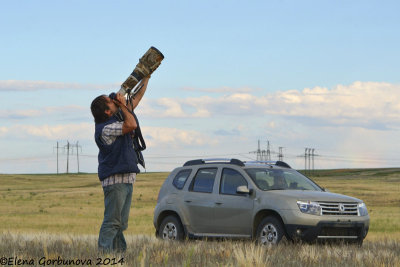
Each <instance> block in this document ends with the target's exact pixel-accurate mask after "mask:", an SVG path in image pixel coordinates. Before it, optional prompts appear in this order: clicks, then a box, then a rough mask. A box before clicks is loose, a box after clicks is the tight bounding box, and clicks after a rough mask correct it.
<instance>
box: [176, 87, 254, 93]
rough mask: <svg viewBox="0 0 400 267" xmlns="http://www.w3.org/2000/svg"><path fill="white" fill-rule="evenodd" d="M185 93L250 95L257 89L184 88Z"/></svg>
mask: <svg viewBox="0 0 400 267" xmlns="http://www.w3.org/2000/svg"><path fill="white" fill-rule="evenodd" d="M182 90H183V91H190V92H203V93H250V92H253V91H254V90H255V89H254V88H250V87H241V88H232V87H227V86H224V87H219V88H194V87H184V88H182Z"/></svg>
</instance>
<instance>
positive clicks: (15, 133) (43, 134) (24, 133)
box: [0, 123, 94, 140]
mask: <svg viewBox="0 0 400 267" xmlns="http://www.w3.org/2000/svg"><path fill="white" fill-rule="evenodd" d="M93 134H94V125H93V124H92V123H76V124H73V123H69V124H58V125H48V124H44V125H23V124H21V125H12V126H9V127H2V128H1V129H0V137H11V138H16V139H23V140H25V139H27V138H44V139H47V140H61V139H65V140H67V139H71V140H72V139H73V140H79V139H92V138H93Z"/></svg>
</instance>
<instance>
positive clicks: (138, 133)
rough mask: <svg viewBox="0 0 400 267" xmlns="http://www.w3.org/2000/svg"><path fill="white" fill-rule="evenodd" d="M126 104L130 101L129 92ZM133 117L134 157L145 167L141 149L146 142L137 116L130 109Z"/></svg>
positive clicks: (143, 148)
mask: <svg viewBox="0 0 400 267" xmlns="http://www.w3.org/2000/svg"><path fill="white" fill-rule="evenodd" d="M126 101H127V104H131V103H132V96H131V94H128V98H127V100H126ZM131 113H132V115H133V117H134V118H135V120H136V125H137V127H136V129H135V135H134V136H133V146H134V148H135V152H136V157H137V159H138V162H139V164H140V165H142V166H143V168H146V164H145V162H144V157H143V154H142V151H143V150H145V149H146V142H145V141H144V138H143V135H142V130H141V129H140V124H139V119H138V118H137V116H136V114H135V113H134V112H133V111H131Z"/></svg>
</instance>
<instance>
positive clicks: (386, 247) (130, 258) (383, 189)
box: [0, 169, 400, 266]
mask: <svg viewBox="0 0 400 267" xmlns="http://www.w3.org/2000/svg"><path fill="white" fill-rule="evenodd" d="M167 175H168V173H143V174H139V175H138V177H137V182H136V183H135V185H134V194H133V202H132V203H133V206H132V208H131V213H130V220H129V227H128V229H127V230H126V232H125V235H126V238H127V242H128V250H127V252H126V253H125V254H124V255H118V254H115V255H114V254H110V255H104V254H101V253H99V252H98V250H97V235H98V231H99V228H100V225H101V223H102V219H103V192H102V188H101V185H100V183H99V181H98V178H97V175H95V174H71V175H0V181H1V183H0V214H1V216H0V225H2V227H1V230H0V257H4V256H5V257H18V258H20V259H33V260H34V261H35V263H36V264H37V263H38V261H39V259H40V258H42V257H45V258H46V259H57V257H61V258H63V259H82V260H83V259H91V260H92V265H95V264H96V260H97V258H99V257H101V258H103V259H105V258H107V257H108V258H116V259H121V258H123V259H124V264H123V265H121V264H117V265H116V266H177V265H178V266H400V255H399V253H398V251H399V250H400V194H399V192H400V169H360V170H322V171H317V172H315V175H313V177H312V178H313V179H314V180H315V181H316V182H318V183H319V184H320V185H321V186H323V187H325V188H327V189H329V191H331V192H335V193H342V194H347V195H350V196H354V197H357V198H360V199H363V200H364V201H365V202H366V204H367V206H368V210H369V214H370V217H371V222H370V231H369V233H368V236H367V238H366V240H365V241H364V245H363V246H362V248H359V247H357V246H349V245H345V244H339V245H332V246H330V245H329V246H328V245H307V244H290V243H289V244H288V243H283V244H280V245H279V246H277V247H272V248H265V247H260V246H256V245H255V244H254V243H253V242H249V241H246V242H237V241H226V242H215V241H213V242H211V241H207V242H205V241H185V242H182V243H175V244H173V245H172V244H171V243H168V242H162V241H159V240H156V239H155V238H154V226H153V209H154V206H155V203H156V201H157V195H158V190H159V188H160V187H161V185H162V183H163V181H164V180H165V178H166V177H167ZM51 265H52V266H60V265H57V264H51Z"/></svg>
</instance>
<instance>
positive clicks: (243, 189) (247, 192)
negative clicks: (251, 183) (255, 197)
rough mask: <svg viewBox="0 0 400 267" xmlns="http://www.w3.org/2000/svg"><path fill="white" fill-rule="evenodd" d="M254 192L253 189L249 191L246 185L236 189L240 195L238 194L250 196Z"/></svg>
mask: <svg viewBox="0 0 400 267" xmlns="http://www.w3.org/2000/svg"><path fill="white" fill-rule="evenodd" d="M252 192H253V189H249V188H248V187H247V186H245V185H241V186H238V187H237V188H236V193H238V194H248V195H250V194H251V193H252Z"/></svg>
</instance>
